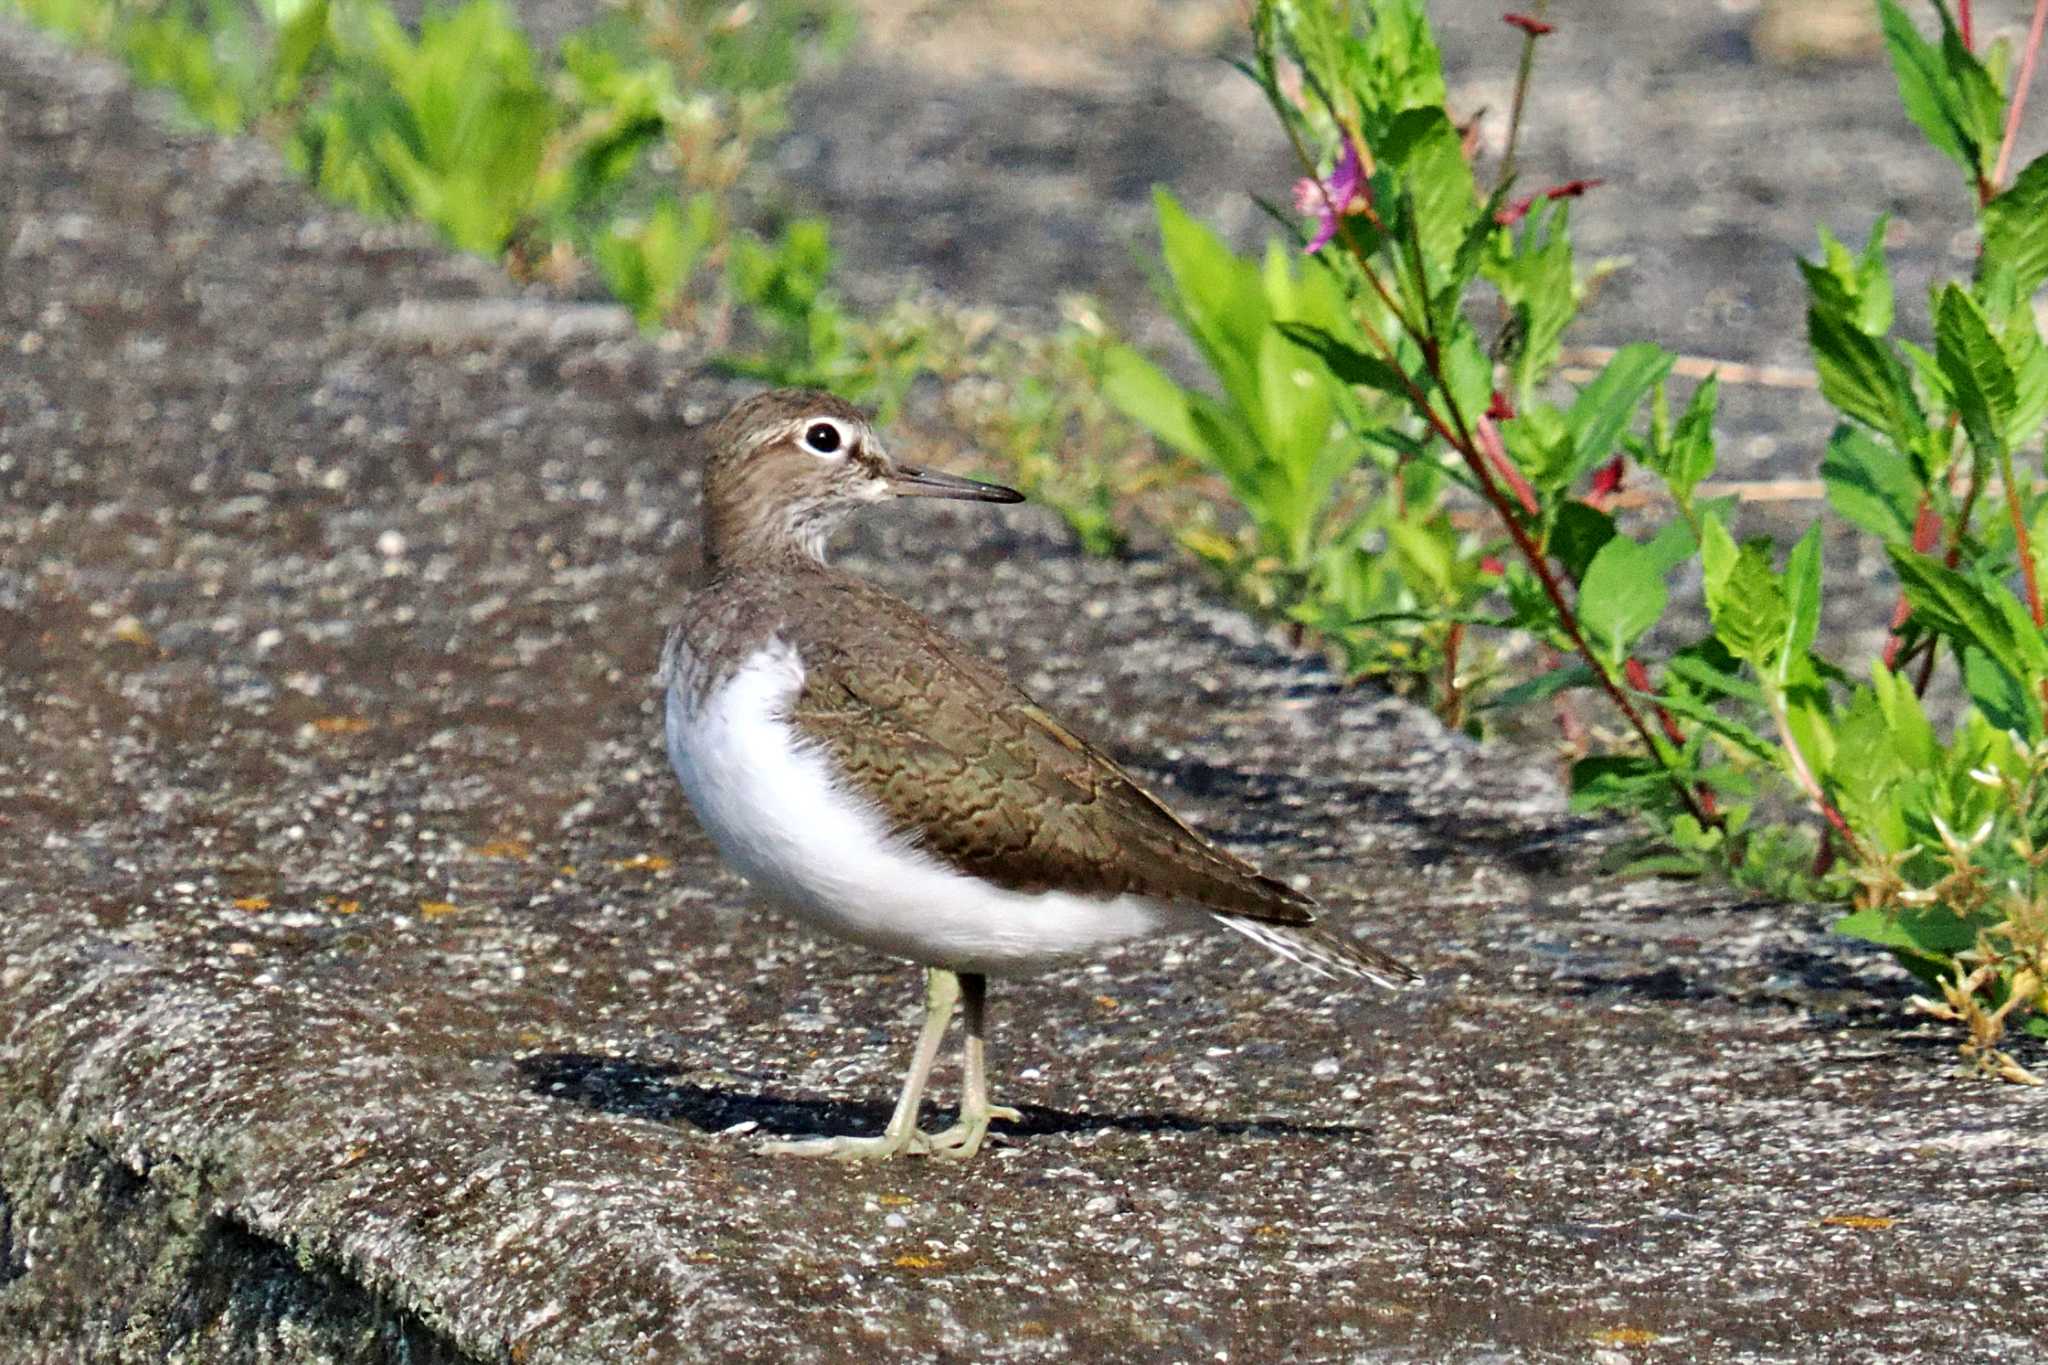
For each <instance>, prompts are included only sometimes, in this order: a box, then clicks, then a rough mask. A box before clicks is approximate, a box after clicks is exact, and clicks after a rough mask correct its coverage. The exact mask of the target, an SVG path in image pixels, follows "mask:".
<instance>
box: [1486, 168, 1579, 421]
mask: <svg viewBox="0 0 2048 1365" xmlns="http://www.w3.org/2000/svg"><path fill="white" fill-rule="evenodd" d="M1492 241H1493V243H1494V251H1493V253H1492V255H1491V256H1490V257H1489V258H1488V259H1487V260H1486V262H1485V263H1484V272H1485V275H1486V278H1487V279H1489V280H1491V281H1492V282H1493V285H1494V287H1495V288H1496V289H1498V290H1500V296H1501V301H1502V302H1503V303H1504V304H1506V305H1507V306H1508V307H1509V308H1510V309H1511V310H1513V312H1512V317H1511V319H1510V322H1509V325H1508V326H1507V327H1505V328H1504V329H1503V334H1502V342H1503V344H1502V347H1501V352H1502V354H1501V358H1502V360H1504V361H1505V362H1506V364H1507V365H1508V368H1509V370H1510V371H1511V373H1512V376H1513V379H1512V389H1513V392H1514V396H1515V406H1516V407H1517V408H1519V409H1526V408H1527V407H1528V406H1529V402H1530V399H1531V397H1532V396H1533V394H1534V392H1535V388H1536V385H1537V384H1538V383H1539V382H1540V381H1541V380H1542V379H1543V378H1544V376H1546V375H1547V374H1549V372H1550V367H1551V366H1552V365H1553V364H1555V363H1556V361H1557V355H1558V348H1559V346H1560V345H1561V344H1562V339H1563V336H1564V330H1565V328H1566V327H1568V326H1570V325H1571V320H1572V318H1573V317H1574V316H1575V315H1576V314H1577V312H1578V307H1579V299H1580V295H1581V288H1580V285H1579V282H1578V278H1577V276H1576V275H1575V274H1574V273H1573V269H1572V240H1571V228H1570V213H1569V211H1568V209H1567V207H1566V204H1565V201H1562V200H1559V201H1555V202H1553V201H1550V200H1538V201H1537V203H1536V206H1535V207H1534V208H1533V209H1531V210H1530V212H1529V216H1528V218H1526V219H1525V220H1523V223H1522V227H1521V231H1520V232H1519V233H1509V232H1497V233H1495V234H1494V235H1493V237H1492Z"/></svg>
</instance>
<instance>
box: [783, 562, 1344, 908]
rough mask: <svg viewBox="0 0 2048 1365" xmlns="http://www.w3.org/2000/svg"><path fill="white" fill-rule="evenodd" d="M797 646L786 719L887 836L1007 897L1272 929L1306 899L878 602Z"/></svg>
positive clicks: (1306, 904) (1001, 682)
mask: <svg viewBox="0 0 2048 1365" xmlns="http://www.w3.org/2000/svg"><path fill="white" fill-rule="evenodd" d="M858 597H859V598H860V599H861V600H859V601H858V602H857V603H856V602H854V601H848V602H847V603H846V604H845V605H846V606H847V607H848V608H850V609H851V608H855V607H856V606H857V608H858V610H859V611H860V620H859V628H858V629H857V630H848V631H845V632H836V631H835V632H833V633H832V634H833V636H834V637H835V639H834V640H833V641H831V642H825V643H820V642H817V641H814V640H813V641H806V647H805V649H804V651H803V656H804V659H803V661H804V668H805V683H804V687H803V691H802V693H801V694H800V695H799V697H798V698H797V701H796V705H795V708H794V711H793V714H792V717H791V719H792V720H793V721H794V723H795V724H796V726H797V728H798V729H799V730H800V731H801V732H802V733H803V734H804V736H805V737H806V738H807V739H809V740H810V741H811V742H813V743H816V744H818V745H820V746H822V747H823V748H824V750H825V751H826V752H827V754H828V755H829V756H830V758H831V760H832V762H833V763H834V764H835V765H836V766H837V767H838V768H839V769H840V770H841V771H842V772H844V773H845V774H846V775H847V778H848V780H849V781H851V782H852V783H853V784H854V785H855V787H856V788H858V789H859V790H860V791H861V792H862V793H863V794H865V795H866V796H867V797H869V798H870V799H871V800H873V801H874V802H875V803H876V804H878V805H879V806H880V807H881V808H882V809H883V810H884V811H886V812H887V814H888V816H889V818H890V820H891V821H892V822H893V823H894V824H895V826H896V828H897V829H898V830H900V831H902V832H904V833H906V834H908V835H910V836H912V837H914V838H915V839H916V840H917V841H918V843H919V844H920V845H921V846H922V847H923V848H924V849H925V850H926V851H927V852H929V853H932V854H933V855H935V856H937V857H939V858H942V859H944V860H945V861H946V862H948V863H950V864H951V865H953V866H954V867H957V868H959V869H960V870H961V871H963V872H967V873H970V874H972V875H974V876H978V877H985V878H987V879H988V880H990V881H992V882H995V883H996V884H997V885H999V886H1005V887H1009V888H1011V889H1013V890H1017V891H1026V892H1036V891H1048V890H1061V891H1071V892H1075V893H1078V894H1081V895H1094V896H1116V895H1122V894H1125V893H1131V894H1136V895H1143V896H1150V897H1155V898H1157V899H1159V900H1162V901H1170V902H1174V903H1178V904H1184V905H1198V906H1203V907H1205V908H1208V909H1212V910H1220V911H1223V912H1225V913H1228V914H1232V915H1242V916H1245V917H1247V918H1251V919H1256V920H1264V921H1268V922H1271V923H1275V924H1307V923H1309V922H1310V921H1311V920H1312V919H1313V918H1314V916H1313V915H1311V914H1310V907H1311V906H1313V904H1314V902H1313V901H1311V900H1309V898H1308V897H1306V896H1303V895H1301V894H1300V893H1299V892H1297V891H1294V890H1293V889H1291V888H1289V887H1287V886H1284V885H1282V884H1281V883H1280V882H1277V881H1274V880H1273V879H1272V878H1270V877H1266V876H1263V875H1261V874H1260V873H1259V872H1257V871H1256V870H1255V869H1253V868H1252V867H1250V866H1249V865H1248V864H1246V863H1245V862H1244V861H1243V860H1242V859H1239V858H1237V857H1234V856H1232V855H1231V854H1230V853H1228V852H1226V851H1224V850H1223V849H1220V848H1218V847H1216V845H1214V844H1212V843H1210V842H1209V841H1208V840H1207V839H1204V838H1203V837H1202V836H1201V835H1199V834H1197V833H1196V832H1195V831H1193V830H1192V829H1189V828H1188V827H1187V826H1186V825H1185V824H1183V823H1182V822H1181V821H1180V820H1179V819H1178V818H1177V817H1176V816H1175V815H1174V814H1173V812H1172V811H1170V810H1168V809H1167V808H1166V807H1165V805H1163V804H1162V803H1161V802H1160V801H1159V799H1158V798H1157V797H1155V796H1153V795H1152V794H1151V793H1150V792H1148V791H1146V790H1145V789H1144V788H1143V787H1141V786H1139V785H1138V784H1137V783H1136V782H1135V781H1133V780H1132V779H1131V778H1130V777H1129V775H1127V774H1126V773H1125V772H1124V771H1123V770H1122V769H1121V768H1119V767H1117V765H1116V764H1115V763H1113V762H1111V761H1110V760H1109V759H1108V758H1105V757H1104V756H1103V755H1101V754H1099V753H1097V752H1096V751H1095V750H1094V749H1092V748H1090V747H1089V746H1088V745H1087V744H1086V743H1084V742H1083V741H1082V740H1080V739H1077V738H1076V737H1075V736H1074V735H1073V734H1071V733H1070V732H1069V731H1068V730H1066V728H1065V727H1063V726H1061V725H1060V723H1059V722H1058V721H1056V720H1054V719H1053V718H1052V717H1051V716H1049V715H1047V714H1046V713H1045V712H1044V711H1043V710H1041V709H1040V708H1039V707H1038V706H1037V705H1036V704H1034V703H1033V702H1032V701H1031V699H1030V698H1029V697H1027V696H1026V695H1025V694H1024V693H1023V692H1022V691H1020V690H1019V689H1017V688H1016V687H1015V686H1013V685H1012V684H1010V683H1009V682H1008V681H1007V680H1006V679H1004V678H1003V677H1002V675H1001V674H1000V673H998V672H997V671H996V670H995V669H993V668H992V667H990V666H989V665H988V664H986V663H984V662H983V661H981V660H980V659H978V658H976V657H974V656H973V655H972V654H971V653H969V652H968V651H967V650H966V649H965V648H964V647H963V646H961V645H959V644H958V643H957V642H955V641H953V640H951V639H949V638H947V637H946V636H943V635H940V634H938V633H937V632H935V631H933V630H932V628H931V627H930V626H929V625H928V624H927V623H925V622H924V621H923V620H921V619H920V618H918V617H916V616H915V615H914V614H912V613H911V612H910V610H909V609H908V608H907V607H904V606H903V605H902V604H900V603H898V602H896V601H895V599H893V598H889V597H886V596H885V595H883V594H881V593H876V592H872V591H870V592H868V593H860V594H858Z"/></svg>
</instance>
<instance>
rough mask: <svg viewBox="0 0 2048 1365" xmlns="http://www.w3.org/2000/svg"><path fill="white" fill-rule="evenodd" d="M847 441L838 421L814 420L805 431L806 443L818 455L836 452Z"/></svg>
mask: <svg viewBox="0 0 2048 1365" xmlns="http://www.w3.org/2000/svg"><path fill="white" fill-rule="evenodd" d="M845 442H846V437H845V436H844V435H843V434H842V433H841V432H840V430H839V424H838V423H837V422H813V423H811V425H810V426H809V427H808V428H807V429H806V430H805V431H804V444H805V445H807V446H809V447H810V448H811V452H812V453H813V454H816V455H833V454H836V453H838V450H839V447H840V446H842V445H844V444H845Z"/></svg>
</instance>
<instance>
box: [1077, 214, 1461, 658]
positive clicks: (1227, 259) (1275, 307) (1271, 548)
mask: <svg viewBox="0 0 2048 1365" xmlns="http://www.w3.org/2000/svg"><path fill="white" fill-rule="evenodd" d="M1157 201H1158V215H1159V232H1160V244H1161V252H1162V255H1163V257H1164V261H1165V266H1166V270H1165V275H1164V278H1163V280H1162V281H1161V286H1160V292H1161V294H1162V296H1163V297H1164V299H1165V301H1166V302H1167V304H1168V305H1169V307H1170V308H1172V310H1173V312H1174V314H1175V316H1176V317H1177V318H1178V319H1179V320H1180V322H1181V325H1182V327H1183V328H1184V329H1185V330H1186V332H1187V334H1188V336H1189V339H1190V340H1192V341H1193V342H1194V343H1195V346H1196V349H1197V351H1198V352H1199V353H1200V354H1201V356H1202V358H1203V360H1204V361H1206V362H1207V364H1208V366H1209V369H1210V371H1211V373H1213V374H1214V375H1215V376H1216V380H1217V386H1218V388H1219V390H1220V392H1219V393H1218V394H1215V395H1213V396H1212V395H1211V394H1208V393H1205V392H1202V391H1199V390H1196V389H1191V388H1188V387H1186V386H1184V385H1181V384H1179V383H1176V382H1175V381H1174V380H1173V379H1171V378H1170V377H1169V376H1168V375H1167V374H1166V373H1165V372H1164V371H1162V370H1161V369H1159V367H1157V366H1156V365H1154V364H1152V363H1151V362H1150V361H1148V360H1146V359H1144V358H1143V357H1142V356H1141V355H1139V354H1138V353H1137V352H1136V351H1134V350H1132V349H1131V348H1129V347H1127V346H1112V347H1110V348H1108V349H1107V350H1106V352H1105V355H1104V365H1103V372H1102V384H1103V386H1104V390H1105V392H1106V393H1107V394H1108V396H1109V398H1110V399H1111V401H1113V402H1114V403H1115V404H1116V405H1117V406H1118V407H1119V408H1121V409H1122V410H1123V411H1124V412H1125V413H1126V414H1128V415H1129V416H1131V417H1132V418H1134V419H1136V420H1137V421H1139V422H1142V423H1143V424H1144V425H1145V426H1146V427H1147V428H1149V429H1150V430H1151V431H1152V432H1153V434H1154V435H1156V436H1158V437H1159V439H1160V440H1162V441H1164V442H1165V443H1166V444H1167V445H1168V446H1170V447H1171V448H1172V449H1174V450H1176V451H1178V452H1180V453H1181V454H1182V455H1185V456H1187V457H1188V458H1190V459H1192V460H1194V461H1195V462H1197V463H1198V464H1199V465H1201V466H1202V467H1203V468H1204V469H1207V470H1209V471H1211V472H1212V473H1214V474H1216V475H1218V476H1219V477H1221V478H1222V480H1223V482H1224V484H1225V486H1226V488H1227V489H1228V491H1229V493H1230V495H1231V497H1232V498H1233V499H1234V501H1235V503H1236V505H1237V506H1238V507H1239V508H1241V509H1242V511H1243V514H1244V518H1245V523H1246V524H1245V526H1244V527H1243V528H1242V530H1241V531H1239V532H1238V533H1236V534H1229V533H1219V532H1218V531H1217V530H1216V529H1214V528H1213V527H1212V526H1211V525H1208V524H1206V523H1202V522H1197V523H1195V524H1191V525H1188V526H1185V527H1183V528H1182V530H1181V540H1182V542H1183V544H1185V545H1186V546H1187V547H1188V548H1189V549H1191V550H1193V551H1194V552H1195V553H1197V554H1198V555H1201V556H1202V557H1203V558H1204V559H1206V560H1207V561H1209V562H1210V563H1211V564H1212V565H1214V566H1216V567H1217V568H1219V569H1221V570H1222V571H1223V572H1224V573H1225V575H1226V577H1227V578H1228V579H1229V580H1230V581H1231V582H1233V584H1234V585H1235V586H1236V588H1237V589H1238V591H1239V592H1240V593H1241V594H1242V595H1244V596H1246V597H1247V598H1249V599H1250V600H1251V601H1253V602H1254V603H1257V604H1259V605H1262V606H1265V607H1268V608H1279V609H1282V610H1285V611H1286V612H1287V613H1288V614H1289V615H1291V616H1292V617H1293V618H1294V619H1295V620H1296V621H1298V622H1300V623H1301V624H1303V625H1305V626H1308V627H1311V628H1314V629H1315V630H1317V631H1318V632H1320V633H1321V634H1322V635H1324V636H1325V637H1326V638H1328V639H1329V640H1331V641H1332V642H1333V643H1334V644H1335V645H1336V646H1337V647H1338V648H1339V649H1340V650H1341V651H1342V653H1343V654H1344V656H1345V658H1346V661H1347V663H1348V665H1349V667H1350V669H1351V671H1352V672H1354V673H1356V674H1375V675H1380V676H1385V677H1389V678H1392V679H1395V680H1397V681H1398V680H1401V679H1405V678H1407V677H1409V676H1410V675H1413V674H1415V673H1417V672H1418V671H1421V670H1425V669H1428V668H1430V667H1431V666H1432V664H1433V662H1434V661H1436V660H1444V659H1447V660H1449V661H1451V671H1452V672H1455V669H1456V664H1455V659H1456V652H1455V651H1456V644H1455V641H1456V639H1457V638H1458V636H1459V635H1460V634H1461V633H1462V630H1463V625H1462V619H1461V618H1462V617H1463V616H1464V615H1465V614H1467V613H1469V612H1470V610H1471V608H1472V607H1473V605H1474V604H1475V603H1476V601H1477V599H1478V597H1479V595H1480V593H1481V592H1482V590H1483V588H1482V585H1483V583H1484V581H1485V580H1486V577H1487V575H1486V572H1485V570H1484V568H1483V559H1484V550H1485V547H1484V545H1482V544H1481V543H1480V542H1478V541H1476V540H1474V539H1473V538H1471V537H1468V536H1464V535H1461V534H1460V533H1459V532H1457V531H1456V530H1455V529H1454V528H1453V526H1452V525H1451V522H1450V519H1449V514H1448V509H1447V506H1446V504H1445V501H1444V498H1443V488H1444V485H1443V478H1442V474H1441V471H1440V470H1439V469H1438V467H1437V466H1436V465H1435V464H1433V463H1432V462H1429V461H1426V460H1419V459H1416V458H1414V456H1415V455H1416V453H1417V447H1416V446H1415V444H1414V443H1413V441H1412V440H1410V439H1408V438H1407V437H1406V436H1405V435H1404V434H1403V433H1402V432H1401V431H1400V430H1399V427H1398V425H1397V423H1398V420H1399V416H1400V411H1399V405H1398V404H1397V403H1396V402H1394V401H1392V400H1390V399H1389V398H1388V397H1387V396H1386V395H1384V394H1380V393H1377V392H1374V391H1372V390H1369V389H1360V388H1357V387H1355V386H1354V385H1352V384H1350V383H1349V382H1347V381H1346V379H1345V378H1344V376H1342V375H1341V374H1339V373H1337V372H1335V371H1334V370H1332V369H1331V368H1330V367H1329V366H1327V365H1322V364H1318V363H1316V358H1315V356H1314V354H1313V353H1312V351H1310V350H1307V349H1305V344H1312V339H1315V338H1328V339H1329V340H1330V342H1331V344H1333V345H1341V346H1345V347H1350V348H1354V349H1355V348H1356V347H1357V346H1360V345H1362V344H1363V334H1362V333H1360V332H1359V330H1358V328H1357V325H1356V323H1355V322H1354V320H1353V315H1352V312H1351V309H1350V307H1349V304H1348V301H1347V298H1346V295H1345V293H1344V289H1343V286H1342V283H1341V281H1340V280H1339V279H1338V278H1337V277H1336V276H1334V275H1333V274H1332V273H1331V272H1329V271H1328V270H1326V269H1323V268H1321V267H1320V264H1319V263H1317V262H1314V261H1311V262H1309V263H1308V264H1307V265H1306V266H1300V265H1297V264H1296V263H1295V262H1294V261H1292V260H1290V259H1289V253H1287V252H1286V251H1285V250H1284V249H1283V248H1282V247H1281V246H1280V244H1279V243H1277V242H1274V243H1271V244H1269V245H1268V246H1267V248H1266V250H1265V252H1264V253H1263V254H1262V255H1261V256H1260V257H1258V258H1255V259H1245V258H1241V257H1239V256H1237V255H1236V254H1234V253H1233V252H1232V251H1231V250H1230V248H1229V247H1228V246H1226V245H1225V244H1224V243H1223V242H1222V241H1221V239H1219V238H1218V237H1217V236H1216V235H1215V234H1214V233H1212V232H1211V231H1210V230H1209V229H1208V228H1206V227H1204V226H1203V225H1202V224H1200V223H1198V222H1196V221H1195V220H1194V219H1192V218H1190V217H1189V216H1188V215H1187V213H1186V212H1185V211H1184V210H1182V208H1181V207H1180V205H1179V204H1178V203H1177V202H1176V201H1175V200H1174V199H1173V197H1172V196H1171V195H1170V194H1168V193H1167V192H1166V191H1164V190H1160V191H1159V192H1158V193H1157ZM1305 339H1310V343H1305ZM1333 437H1335V439H1333ZM1447 691H1448V693H1450V694H1452V695H1455V694H1457V693H1458V691H1459V688H1458V687H1457V686H1456V685H1455V684H1454V685H1452V686H1451V687H1450V688H1448V689H1447Z"/></svg>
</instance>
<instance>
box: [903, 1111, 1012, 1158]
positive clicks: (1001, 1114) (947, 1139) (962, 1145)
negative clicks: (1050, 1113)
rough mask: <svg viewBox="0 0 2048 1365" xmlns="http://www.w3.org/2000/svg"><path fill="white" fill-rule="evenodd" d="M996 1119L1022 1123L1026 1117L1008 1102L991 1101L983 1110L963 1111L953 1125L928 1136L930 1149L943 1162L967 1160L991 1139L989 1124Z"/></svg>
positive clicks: (927, 1147) (926, 1140)
mask: <svg viewBox="0 0 2048 1365" xmlns="http://www.w3.org/2000/svg"><path fill="white" fill-rule="evenodd" d="M995 1119H1007V1120H1009V1121H1010V1122H1011V1123H1021V1122H1023V1121H1024V1116H1023V1115H1022V1114H1020V1113H1018V1112H1017V1111H1016V1110H1015V1109H1012V1108H1010V1106H1008V1105H1007V1104H991V1105H988V1106H987V1107H985V1108H983V1109H982V1110H980V1111H979V1112H975V1113H969V1112H964V1111H963V1112H962V1113H961V1115H960V1121H959V1122H958V1123H956V1124H954V1125H953V1126H952V1127H951V1128H947V1129H945V1130H943V1131H942V1132H937V1133H933V1134H931V1135H929V1136H928V1137H926V1138H925V1142H926V1150H928V1151H929V1152H930V1153H931V1155H932V1156H933V1157H935V1158H937V1159H938V1160H940V1161H965V1160H967V1159H968V1158H969V1157H971V1156H973V1155H974V1154H975V1153H976V1152H978V1151H980V1150H981V1144H982V1143H983V1142H984V1141H985V1140H986V1139H987V1138H988V1125H989V1123H990V1122H991V1121H992V1120H995Z"/></svg>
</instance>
